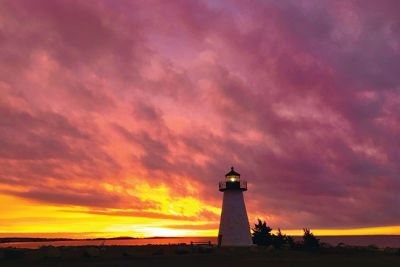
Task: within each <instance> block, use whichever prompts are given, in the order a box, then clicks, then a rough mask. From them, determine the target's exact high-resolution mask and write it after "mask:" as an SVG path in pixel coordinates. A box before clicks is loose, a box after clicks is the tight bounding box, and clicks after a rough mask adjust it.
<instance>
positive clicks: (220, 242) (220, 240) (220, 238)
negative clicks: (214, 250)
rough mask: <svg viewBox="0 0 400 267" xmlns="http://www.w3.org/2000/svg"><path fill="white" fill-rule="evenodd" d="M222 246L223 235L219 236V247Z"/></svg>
mask: <svg viewBox="0 0 400 267" xmlns="http://www.w3.org/2000/svg"><path fill="white" fill-rule="evenodd" d="M221 244H222V235H218V247H220V246H221Z"/></svg>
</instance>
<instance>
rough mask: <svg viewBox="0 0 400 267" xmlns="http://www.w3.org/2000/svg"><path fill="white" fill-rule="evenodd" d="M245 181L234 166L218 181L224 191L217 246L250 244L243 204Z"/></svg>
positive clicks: (245, 188) (220, 188)
mask: <svg viewBox="0 0 400 267" xmlns="http://www.w3.org/2000/svg"><path fill="white" fill-rule="evenodd" d="M246 190H247V182H246V181H244V180H241V179H240V174H239V173H237V172H236V171H235V170H234V168H233V167H232V168H231V171H230V172H228V173H227V174H225V180H224V181H221V182H219V191H221V192H223V193H224V198H223V201H222V211H221V222H220V224H219V233H218V245H219V246H251V245H252V244H253V242H252V239H251V235H250V226H249V219H248V218H247V212H246V205H245V204H244V198H243V191H246Z"/></svg>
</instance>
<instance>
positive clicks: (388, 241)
mask: <svg viewBox="0 0 400 267" xmlns="http://www.w3.org/2000/svg"><path fill="white" fill-rule="evenodd" d="M294 238H295V240H296V241H300V240H301V239H302V237H301V236H297V237H296V236H295V237H294ZM317 238H319V239H320V240H321V242H324V243H327V244H330V245H333V246H336V245H338V244H340V243H343V244H345V245H350V246H369V245H374V246H377V247H382V248H384V247H392V248H400V235H370V236H317ZM209 241H210V242H211V243H212V244H216V241H217V238H216V237H161V238H138V239H108V240H65V241H44V242H10V243H0V247H14V248H29V249H37V248H40V247H42V246H57V247H59V246H144V245H173V244H183V243H185V244H190V243H191V242H209Z"/></svg>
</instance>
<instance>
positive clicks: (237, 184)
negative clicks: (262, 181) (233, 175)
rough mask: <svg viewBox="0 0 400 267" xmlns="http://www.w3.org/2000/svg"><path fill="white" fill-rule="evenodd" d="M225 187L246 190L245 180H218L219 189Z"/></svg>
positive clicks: (224, 188)
mask: <svg viewBox="0 0 400 267" xmlns="http://www.w3.org/2000/svg"><path fill="white" fill-rule="evenodd" d="M226 189H241V190H247V181H243V180H242V181H239V182H230V181H220V182H219V190H226Z"/></svg>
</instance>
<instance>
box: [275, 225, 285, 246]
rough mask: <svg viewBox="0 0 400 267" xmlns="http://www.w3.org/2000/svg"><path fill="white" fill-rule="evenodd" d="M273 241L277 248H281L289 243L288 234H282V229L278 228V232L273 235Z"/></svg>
mask: <svg viewBox="0 0 400 267" xmlns="http://www.w3.org/2000/svg"><path fill="white" fill-rule="evenodd" d="M272 238H273V243H274V247H275V248H276V249H281V248H282V247H283V246H284V245H285V244H286V243H287V237H286V235H284V234H282V232H281V229H280V228H278V234H277V235H273V236H272Z"/></svg>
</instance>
